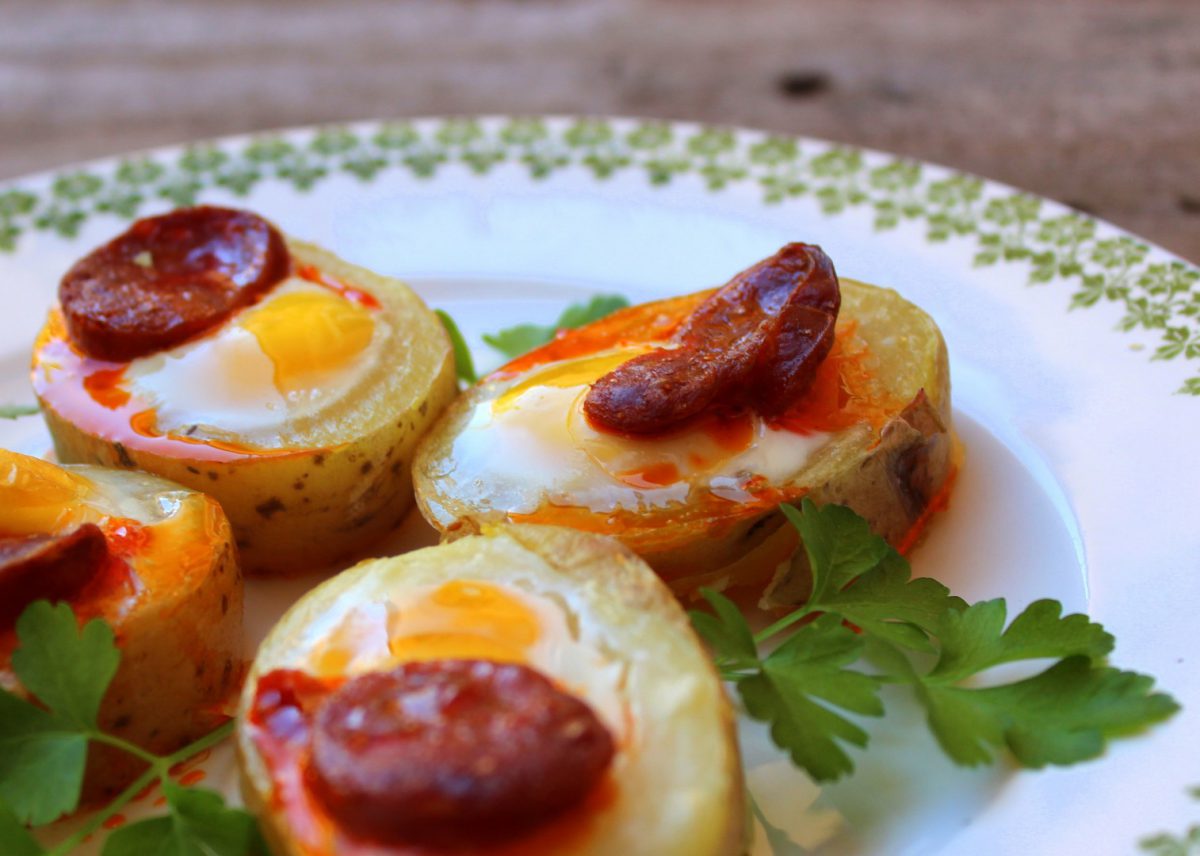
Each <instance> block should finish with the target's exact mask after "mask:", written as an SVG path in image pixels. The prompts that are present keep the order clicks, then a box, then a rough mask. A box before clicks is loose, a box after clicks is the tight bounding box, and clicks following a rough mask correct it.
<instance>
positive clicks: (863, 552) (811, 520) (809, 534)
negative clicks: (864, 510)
mask: <svg viewBox="0 0 1200 856" xmlns="http://www.w3.org/2000/svg"><path fill="white" fill-rule="evenodd" d="M780 508H781V510H782V511H783V513H784V515H786V516H787V518H788V520H790V521H791V523H792V525H793V526H795V527H796V529H797V530H798V531H799V532H800V537H801V539H803V542H804V551H805V552H806V553H807V554H808V563H809V566H810V567H811V568H812V576H813V584H812V595H811V596H810V597H809V600H810V601H820V600H821V598H822V597H823V596H824V595H825V593H826V592H828V591H838V590H840V589H842V588H844V587H845V586H846V585H847V584H848V583H849V582H850V581H851V580H853V579H854V578H855V577H858V576H861V575H862V574H864V573H866V572H867V571H869V570H871V569H872V568H874V567H875V566H876V565H878V564H879V563H880V562H881V561H883V558H884V557H885V556H887V555H888V553H889V551H890V550H891V548H890V547H889V546H888V544H887V542H886V541H884V540H883V539H882V538H880V537H879V536H878V535H876V534H875V533H874V532H872V531H871V527H870V526H868V525H867V521H865V520H863V519H862V518H861V517H859V516H858V515H857V514H855V513H854V512H853V511H851V510H850V509H849V508H846V507H845V506H843V505H826V506H823V507H821V508H818V507H817V506H816V505H815V504H814V503H813V501H812V500H811V499H805V500H804V501H803V503H802V505H801V509H802V511H797V510H796V509H795V508H793V507H792V506H790V505H783V506H780Z"/></svg>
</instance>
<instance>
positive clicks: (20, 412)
mask: <svg viewBox="0 0 1200 856" xmlns="http://www.w3.org/2000/svg"><path fill="white" fill-rule="evenodd" d="M41 411H42V409H41V408H40V407H38V406H37V405H36V404H0V419H19V418H21V417H22V416H32V415H33V414H35V413H41Z"/></svg>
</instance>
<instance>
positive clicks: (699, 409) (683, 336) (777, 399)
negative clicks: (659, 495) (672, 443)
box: [584, 243, 841, 434]
mask: <svg viewBox="0 0 1200 856" xmlns="http://www.w3.org/2000/svg"><path fill="white" fill-rule="evenodd" d="M840 308H841V291H840V289H839V287H838V279H837V274H836V272H835V271H834V269H833V262H831V261H830V260H829V257H828V256H827V255H825V253H824V252H823V251H822V250H821V248H820V247H816V246H813V245H811V244H798V243H797V244H788V245H787V246H786V247H784V248H783V249H781V250H780V251H779V252H778V253H776V254H775V255H774V256H771V257H770V258H769V259H765V260H764V261H761V262H759V263H758V264H756V265H754V266H753V267H751V268H748V269H747V270H744V271H742V272H741V273H739V274H738V275H737V276H735V277H734V278H733V279H732V280H730V281H729V283H728V284H727V285H725V286H724V287H723V288H721V289H720V290H719V291H717V292H716V293H715V294H713V295H712V296H711V297H709V298H708V299H707V300H705V301H704V303H702V304H700V306H699V307H697V309H696V311H695V312H693V313H692V315H691V316H690V317H689V318H688V320H687V321H686V322H685V323H684V324H683V325H682V326H681V327H680V328H679V330H678V331H677V332H676V334H675V336H674V337H673V339H672V342H671V345H670V346H669V347H666V348H660V349H658V350H655V351H651V352H650V353H648V354H643V355H642V356H640V357H635V358H634V359H632V360H630V361H628V362H626V363H624V364H622V365H620V366H618V367H617V368H616V369H614V370H613V371H611V372H609V373H608V374H607V375H605V376H604V377H602V378H600V379H599V380H598V381H596V383H595V384H593V385H592V388H591V389H590V390H589V391H588V394H587V398H586V399H585V400H584V413H585V414H586V415H587V418H588V420H589V421H590V422H591V423H592V424H593V425H594V426H596V427H597V428H600V429H607V430H611V431H616V432H620V433H625V434H656V433H662V432H666V431H670V430H672V429H674V428H678V427H680V426H681V425H683V424H684V423H685V422H687V421H688V420H690V419H693V418H695V417H696V416H698V415H700V414H701V413H703V412H705V411H706V410H710V409H713V408H728V409H739V408H744V407H751V408H753V409H754V410H757V411H758V412H759V413H761V414H762V415H763V416H766V417H768V418H770V417H774V416H778V415H780V414H781V413H783V412H784V411H785V410H787V408H788V407H789V406H791V405H792V404H793V403H794V402H795V401H796V399H797V398H799V397H800V396H801V395H803V394H804V392H805V391H806V390H807V389H808V387H809V386H810V385H811V384H812V381H813V378H814V377H815V373H816V369H817V367H818V366H819V365H820V364H821V362H822V360H824V359H825V357H826V355H828V353H829V350H830V348H832V347H833V338H834V324H835V323H836V321H837V315H838V311H839V309H840Z"/></svg>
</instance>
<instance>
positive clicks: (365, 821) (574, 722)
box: [237, 525, 746, 856]
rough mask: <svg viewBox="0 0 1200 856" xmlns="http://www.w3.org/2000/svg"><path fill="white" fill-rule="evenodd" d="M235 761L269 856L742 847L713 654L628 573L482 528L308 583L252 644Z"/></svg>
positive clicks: (594, 539) (539, 536)
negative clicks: (257, 644)
mask: <svg viewBox="0 0 1200 856" xmlns="http://www.w3.org/2000/svg"><path fill="white" fill-rule="evenodd" d="M460 534H461V533H460ZM237 744H238V753H239V763H240V766H241V771H242V777H243V778H242V782H243V793H244V796H245V799H246V803H247V805H248V806H249V807H250V808H251V809H252V810H253V811H254V812H256V813H257V814H258V815H259V817H260V820H261V823H262V828H263V830H264V832H265V834H266V837H267V839H268V842H269V843H270V845H271V847H272V851H273V852H275V853H276V854H278V856H284V854H288V856H302V854H303V856H315V854H342V855H343V856H356V854H368V853H369V854H372V856H391V854H411V853H431V852H455V853H458V852H471V853H478V854H482V853H489V854H510V856H516V854H533V853H537V854H539V856H555V854H563V856H565V854H573V856H607V854H613V853H630V854H634V853H647V854H649V853H653V854H655V855H656V856H672V854H679V856H685V855H686V856H733V854H737V853H740V852H742V846H743V844H744V841H743V829H744V818H745V811H746V807H745V803H744V797H743V791H742V780H741V771H740V767H739V762H738V751H737V745H736V742H735V739H734V731H733V717H732V713H731V710H730V705H729V703H728V700H727V698H726V696H725V693H724V689H723V687H722V685H721V682H720V680H719V678H718V677H717V674H716V671H715V669H714V667H713V664H712V661H711V659H710V658H709V656H708V655H707V653H706V652H705V650H704V648H703V647H702V645H701V644H700V642H699V640H698V639H697V638H696V636H695V634H694V633H693V632H692V629H691V627H690V625H689V623H688V620H687V617H686V616H685V615H684V613H683V611H682V609H681V608H680V607H679V605H678V603H677V601H676V600H675V599H674V598H673V597H672V596H671V593H670V592H669V591H668V589H667V588H666V587H665V586H664V585H663V584H662V583H661V581H660V580H658V579H657V578H656V577H655V575H654V574H653V572H652V571H651V570H650V569H649V568H648V567H646V565H645V564H644V563H642V562H641V561H640V560H639V559H638V558H637V557H636V556H635V555H633V554H632V553H631V552H629V551H628V550H627V549H626V548H624V547H622V546H621V545H620V544H619V543H618V542H616V541H614V540H612V539H608V538H602V537H598V536H595V535H590V534H587V533H582V532H577V531H574V530H570V529H563V528H559V527H549V526H521V525H505V526H498V527H490V528H485V529H484V531H483V532H482V533H480V534H471V535H467V536H463V537H459V538H458V539H457V540H455V541H453V542H451V543H445V544H442V545H440V546H438V547H431V548H427V549H424V550H418V551H416V552H412V553H407V554H405V555H402V556H398V557H395V558H389V559H376V560H369V561H366V562H363V563H362V564H360V565H358V566H356V567H354V568H352V569H350V570H348V571H346V572H344V573H342V574H341V575H339V576H337V577H335V578H333V579H332V580H329V581H327V582H326V583H324V584H323V585H321V586H320V587H318V588H317V589H315V590H314V591H312V592H310V593H309V594H308V595H306V596H305V597H303V598H302V599H301V600H300V601H299V602H297V603H296V605H295V606H293V607H292V609H291V610H290V611H289V612H288V613H287V614H286V615H285V616H284V617H283V618H282V619H281V620H280V622H279V624H278V625H277V626H276V627H275V628H274V629H273V630H272V631H271V633H270V634H269V635H268V637H267V639H266V640H265V641H264V643H263V645H262V647H261V648H260V649H259V652H258V656H257V657H256V659H255V662H254V665H253V667H252V669H251V672H250V675H249V677H248V679H247V682H246V687H245V690H244V693H243V697H242V704H241V715H240V718H239V728H238V733H237Z"/></svg>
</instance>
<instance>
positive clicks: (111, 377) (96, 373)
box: [33, 310, 304, 463]
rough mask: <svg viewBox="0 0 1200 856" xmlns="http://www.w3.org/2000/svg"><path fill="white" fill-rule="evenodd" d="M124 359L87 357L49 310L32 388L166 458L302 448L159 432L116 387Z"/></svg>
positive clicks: (229, 458) (83, 421) (232, 458)
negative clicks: (247, 444) (249, 443)
mask: <svg viewBox="0 0 1200 856" xmlns="http://www.w3.org/2000/svg"><path fill="white" fill-rule="evenodd" d="M127 367H128V364H127V363H114V362H108V361H106V360H98V359H95V358H93V357H89V356H87V355H86V354H84V353H83V352H82V351H80V350H79V349H78V348H76V347H75V346H74V345H73V344H72V343H71V341H70V340H69V339H68V337H67V332H66V327H65V325H64V323H63V318H62V314H61V313H60V312H59V311H57V310H55V311H52V312H51V314H50V318H49V320H48V321H47V323H46V326H45V328H44V329H43V330H42V332H41V334H40V335H39V336H38V340H37V343H36V344H35V346H34V365H33V388H34V390H35V391H36V392H37V394H38V397H39V398H40V399H41V400H42V402H43V403H44V404H45V405H46V406H48V407H49V409H50V410H51V411H53V413H55V414H56V415H58V416H59V417H60V418H66V419H68V420H69V421H71V422H72V423H75V424H77V425H80V426H82V427H84V428H85V429H86V430H87V431H88V432H89V433H91V434H95V435H96V436H98V437H100V438H101V439H103V440H106V441H108V442H110V443H119V444H121V446H122V447H123V448H126V449H132V450H135V451H139V452H149V453H152V454H157V455H162V456H164V457H169V458H188V459H191V460H196V461H206V462H210V463H234V462H237V461H245V460H256V459H260V458H263V457H283V456H287V455H296V454H303V453H304V452H303V450H292V449H258V448H254V447H252V446H246V445H242V444H240V443H233V442H227V441H220V440H212V439H206V438H199V437H189V436H187V435H186V434H181V433H176V432H167V433H162V432H160V431H159V430H158V428H157V425H156V416H155V413H154V411H153V410H147V409H146V408H145V406H144V405H143V404H142V403H140V402H138V401H137V400H136V399H134V398H133V397H132V396H131V395H130V394H129V393H128V392H127V391H125V390H123V389H121V388H120V384H121V383H122V382H123V381H124V377H125V370H126V368H127Z"/></svg>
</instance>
